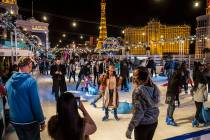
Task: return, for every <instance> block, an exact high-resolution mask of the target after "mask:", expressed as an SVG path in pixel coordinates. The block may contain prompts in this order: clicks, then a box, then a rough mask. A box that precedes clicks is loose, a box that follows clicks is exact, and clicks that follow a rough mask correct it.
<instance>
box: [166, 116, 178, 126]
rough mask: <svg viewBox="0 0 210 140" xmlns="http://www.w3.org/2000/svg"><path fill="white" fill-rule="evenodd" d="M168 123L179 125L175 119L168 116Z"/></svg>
mask: <svg viewBox="0 0 210 140" xmlns="http://www.w3.org/2000/svg"><path fill="white" fill-rule="evenodd" d="M167 125H171V126H177V124H176V122H175V121H174V119H172V118H168V122H167Z"/></svg>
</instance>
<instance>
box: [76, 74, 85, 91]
mask: <svg viewBox="0 0 210 140" xmlns="http://www.w3.org/2000/svg"><path fill="white" fill-rule="evenodd" d="M82 79H84V76H81V77H78V81H77V85H76V90H77V89H78V87H79V85H80V83H81V81H82Z"/></svg>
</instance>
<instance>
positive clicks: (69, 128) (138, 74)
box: [4, 57, 210, 140]
mask: <svg viewBox="0 0 210 140" xmlns="http://www.w3.org/2000/svg"><path fill="white" fill-rule="evenodd" d="M167 63H169V65H168V64H167ZM45 65H46V64H44V66H45ZM17 66H18V68H19V70H17V68H16V71H18V72H14V74H12V76H11V77H10V78H9V77H8V79H9V80H6V81H7V82H6V86H5V87H6V91H7V93H6V94H7V98H8V101H9V106H10V117H9V118H10V123H11V124H12V125H13V126H14V128H15V130H16V133H17V135H18V138H19V139H20V140H28V139H32V140H33V139H34V140H39V139H40V130H41V131H43V130H44V129H45V127H46V125H45V117H44V114H43V112H42V108H41V105H40V101H39V95H38V88H37V83H36V80H35V79H34V78H33V77H32V76H31V75H30V72H31V71H32V69H33V61H32V60H31V59H30V58H27V57H26V58H21V59H20V60H19V63H18V65H17ZM77 67H80V69H79V74H78V79H77V81H76V78H75V77H76V75H77V74H76V73H77V72H76V71H77ZM131 72H132V73H133V75H132V78H131ZM153 73H154V74H153ZM50 74H51V76H52V79H53V88H52V93H53V94H54V95H55V97H56V111H57V115H55V116H53V117H51V118H50V121H49V122H48V133H49V135H50V136H51V137H52V138H53V139H55V140H67V139H69V137H71V138H72V139H74V140H86V139H89V135H91V134H93V133H94V132H95V131H96V129H97V127H96V124H95V123H94V120H93V119H92V118H91V116H90V115H89V114H88V112H87V111H86V109H85V107H84V106H83V104H82V102H80V101H79V100H78V98H77V97H75V96H73V94H72V93H69V92H68V91H67V86H66V80H65V77H66V75H67V77H68V78H69V82H71V78H73V80H74V82H76V87H75V89H76V90H78V88H79V85H80V84H81V82H82V81H83V82H84V81H85V79H88V80H92V81H93V85H94V87H95V88H98V89H99V95H98V96H97V97H96V99H95V100H94V101H93V102H92V103H91V105H93V106H94V107H96V102H97V101H98V100H99V99H100V98H103V108H104V111H105V115H104V117H102V121H108V120H109V110H110V109H113V111H114V118H115V119H116V120H117V121H119V120H120V118H119V117H118V115H117V107H118V105H119V96H120V95H119V92H120V90H123V91H125V92H129V91H130V90H131V89H130V88H129V87H130V86H129V83H130V82H131V81H132V82H133V94H132V104H133V116H132V119H131V121H130V123H129V126H128V129H127V131H126V134H125V135H126V137H127V138H129V139H131V135H132V132H133V130H134V136H135V139H136V140H144V139H145V140H150V139H151V140H152V138H153V135H154V133H155V129H156V127H157V125H158V116H159V103H160V91H159V89H158V87H157V86H156V85H155V84H154V83H153V82H152V80H151V77H153V75H155V76H157V73H156V63H155V61H154V60H153V59H152V58H149V59H148V60H147V61H146V63H145V64H144V63H143V61H140V60H138V59H137V58H134V61H131V60H130V59H126V58H124V59H115V58H103V59H97V58H93V59H80V61H78V60H73V59H72V60H70V61H68V62H65V63H62V61H61V58H60V57H57V58H56V59H55V61H54V62H53V63H52V64H51V67H50ZM162 74H163V75H165V76H168V84H167V86H168V87H167V92H166V104H168V109H167V115H166V124H167V125H172V126H177V124H176V122H175V119H174V118H173V114H174V111H175V108H176V105H175V102H176V101H178V104H179V103H180V102H179V94H180V92H181V89H182V88H184V90H185V93H186V94H188V84H189V83H190V84H191V86H192V88H191V90H190V93H191V94H192V96H193V99H194V102H195V107H196V113H195V118H194V120H193V121H192V126H199V114H200V112H201V110H202V107H203V103H204V102H205V101H207V99H208V92H207V87H208V86H207V85H209V82H210V79H209V78H210V64H209V63H208V64H203V63H200V62H195V65H194V68H193V74H192V75H191V72H190V70H189V69H188V66H187V63H186V62H179V61H168V62H167V61H166V63H165V65H164V67H163V70H162ZM92 76H93V77H92ZM4 84H5V83H4ZM84 90H88V89H87V87H84ZM32 99H33V100H32ZM31 104H32V105H31ZM78 109H80V110H81V111H82V112H83V116H84V118H82V117H80V115H79V113H78ZM29 130H30V131H29Z"/></svg>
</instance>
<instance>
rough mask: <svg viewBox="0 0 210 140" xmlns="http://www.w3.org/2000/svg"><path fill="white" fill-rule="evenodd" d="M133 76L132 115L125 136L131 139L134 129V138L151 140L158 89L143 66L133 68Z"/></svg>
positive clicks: (155, 120)
mask: <svg viewBox="0 0 210 140" xmlns="http://www.w3.org/2000/svg"><path fill="white" fill-rule="evenodd" d="M133 78H134V79H133V80H134V81H133V83H134V91H133V95H132V103H133V117H132V119H131V121H130V123H129V126H128V129H127V132H126V137H127V138H129V139H131V134H132V131H133V130H134V137H135V140H152V138H153V135H154V133H155V130H156V128H157V125H158V116H159V103H160V91H159V89H158V87H157V86H156V85H155V84H154V83H153V82H152V80H151V79H150V73H149V71H148V70H147V68H145V67H139V68H137V69H136V70H134V75H133Z"/></svg>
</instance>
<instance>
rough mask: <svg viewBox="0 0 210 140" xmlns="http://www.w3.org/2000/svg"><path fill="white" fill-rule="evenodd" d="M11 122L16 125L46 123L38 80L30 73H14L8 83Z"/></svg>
mask: <svg viewBox="0 0 210 140" xmlns="http://www.w3.org/2000/svg"><path fill="white" fill-rule="evenodd" d="M6 90H7V95H8V102H9V107H10V121H11V123H14V124H20V125H25V124H31V123H35V122H38V123H40V124H42V123H44V120H45V118H44V115H43V112H42V107H41V103H40V100H39V95H38V87H37V83H36V80H35V79H34V78H33V77H32V76H31V75H30V74H28V73H20V72H17V73H14V74H13V75H12V77H11V78H10V79H9V80H8V81H7V83H6Z"/></svg>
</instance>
